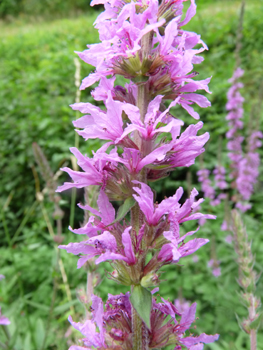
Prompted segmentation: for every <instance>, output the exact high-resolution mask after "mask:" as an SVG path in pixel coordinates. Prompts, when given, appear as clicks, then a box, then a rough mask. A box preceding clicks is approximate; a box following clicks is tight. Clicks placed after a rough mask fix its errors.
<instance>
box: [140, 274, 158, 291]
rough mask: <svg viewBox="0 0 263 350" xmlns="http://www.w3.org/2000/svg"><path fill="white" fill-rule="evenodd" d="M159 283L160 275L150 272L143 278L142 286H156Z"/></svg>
mask: <svg viewBox="0 0 263 350" xmlns="http://www.w3.org/2000/svg"><path fill="white" fill-rule="evenodd" d="M159 283H160V281H159V276H158V275H157V274H156V273H149V274H148V275H146V276H144V277H143V278H142V279H141V286H142V287H144V288H149V287H155V286H158V285H159Z"/></svg>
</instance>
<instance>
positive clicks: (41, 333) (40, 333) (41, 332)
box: [34, 318, 45, 349]
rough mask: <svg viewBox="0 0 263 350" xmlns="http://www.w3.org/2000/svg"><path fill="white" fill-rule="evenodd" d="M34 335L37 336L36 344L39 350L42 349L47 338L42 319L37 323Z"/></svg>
mask: <svg viewBox="0 0 263 350" xmlns="http://www.w3.org/2000/svg"><path fill="white" fill-rule="evenodd" d="M34 335H35V342H36V344H37V346H38V348H39V349H41V348H42V345H43V342H44V338H45V327H44V324H43V321H42V319H41V318H39V319H38V320H37V322H36V327H35V334H34Z"/></svg>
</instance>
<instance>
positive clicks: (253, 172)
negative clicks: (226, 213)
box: [226, 68, 263, 212]
mask: <svg viewBox="0 0 263 350" xmlns="http://www.w3.org/2000/svg"><path fill="white" fill-rule="evenodd" d="M243 74H244V71H243V70H242V69H241V68H237V69H236V70H235V72H234V74H233V77H232V78H231V79H229V82H230V83H232V86H231V87H230V89H229V91H228V94H227V98H228V102H227V105H226V109H227V110H228V111H229V113H228V115H227V117H226V119H227V120H228V125H229V131H228V132H227V134H226V137H227V138H228V139H229V141H228V145H227V146H228V149H229V150H230V152H229V154H228V156H229V158H230V160H231V168H232V173H231V177H232V179H233V181H232V187H233V188H235V189H236V190H237V196H236V198H234V201H235V202H236V208H238V209H240V210H241V211H242V212H245V211H247V210H248V209H250V208H251V204H250V203H249V200H250V197H251V195H252V193H253V191H254V187H253V186H254V184H255V183H256V182H257V177H258V167H259V163H260V158H259V154H258V153H257V152H256V150H257V148H259V147H261V141H260V140H259V139H260V138H263V134H262V133H261V132H260V131H253V132H252V133H251V135H250V136H249V137H248V138H247V153H245V152H243V149H242V142H243V140H244V137H242V136H241V135H240V132H239V130H241V129H242V128H243V121H242V120H241V119H242V117H243V107H242V106H243V102H244V98H243V97H242V96H241V94H240V92H239V89H240V88H242V87H243V84H242V83H240V82H239V81H238V79H239V78H241V77H242V76H243Z"/></svg>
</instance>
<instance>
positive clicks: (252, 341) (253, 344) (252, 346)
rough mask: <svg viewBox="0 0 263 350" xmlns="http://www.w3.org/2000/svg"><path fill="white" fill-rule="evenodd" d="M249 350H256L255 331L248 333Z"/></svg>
mask: <svg viewBox="0 0 263 350" xmlns="http://www.w3.org/2000/svg"><path fill="white" fill-rule="evenodd" d="M250 350H257V331H256V330H255V329H251V331H250Z"/></svg>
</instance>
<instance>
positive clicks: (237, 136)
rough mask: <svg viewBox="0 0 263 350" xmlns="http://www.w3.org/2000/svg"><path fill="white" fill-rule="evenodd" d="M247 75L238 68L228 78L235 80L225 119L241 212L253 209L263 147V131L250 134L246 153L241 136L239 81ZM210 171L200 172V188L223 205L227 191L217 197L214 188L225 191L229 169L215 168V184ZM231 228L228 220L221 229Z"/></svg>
mask: <svg viewBox="0 0 263 350" xmlns="http://www.w3.org/2000/svg"><path fill="white" fill-rule="evenodd" d="M243 74H244V71H243V70H242V69H241V68H237V69H236V70H235V72H234V74H233V77H232V78H231V79H229V82H230V83H232V86H231V87H230V89H229V91H228V94H227V98H228V102H227V105H226V109H227V110H228V114H227V116H226V120H228V127H229V130H228V132H227V133H226V137H227V139H228V143H227V148H228V150H229V151H230V152H229V153H228V156H229V159H230V162H231V163H230V169H231V173H230V174H229V176H230V178H231V179H232V184H231V187H232V188H233V189H235V190H236V193H235V195H234V196H232V198H231V200H232V201H233V202H234V203H235V207H236V208H238V209H240V210H241V211H242V212H245V211H247V210H248V209H250V208H251V204H250V203H249V200H250V198H251V195H252V194H253V192H254V185H255V183H256V182H257V177H258V175H259V171H258V167H259V164H260V157H259V154H258V152H257V149H258V148H259V147H261V145H262V143H261V141H260V139H261V138H263V134H262V132H260V131H252V132H251V134H250V135H249V137H248V138H247V139H246V145H247V152H244V150H243V147H242V143H243V141H244V139H245V138H244V137H243V136H242V135H241V133H240V130H242V129H243V121H242V118H243V102H244V98H243V97H242V96H241V94H240V92H239V90H240V89H241V88H242V87H243V84H242V83H240V82H239V81H238V79H239V78H241V77H242V76H243ZM209 174H210V171H209V170H207V169H201V170H199V171H198V172H197V176H198V181H199V182H200V183H201V189H202V191H203V193H204V197H205V198H209V199H210V204H211V205H212V206H216V205H218V204H220V202H221V200H222V199H225V198H226V193H223V192H221V193H219V194H218V195H217V197H216V195H215V192H216V191H215V189H216V188H218V189H219V190H221V191H223V190H225V189H227V187H228V184H227V182H226V180H225V175H226V169H225V168H224V167H223V166H221V165H219V166H217V167H216V168H215V169H214V171H213V174H214V186H213V185H212V182H211V180H210V179H209ZM226 229H229V228H227V224H226V223H225V224H224V225H223V226H222V230H226Z"/></svg>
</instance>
